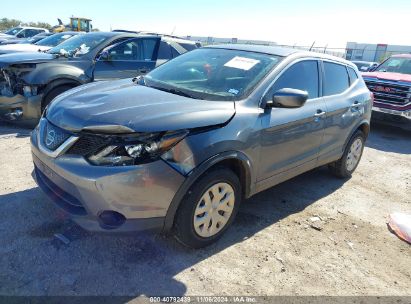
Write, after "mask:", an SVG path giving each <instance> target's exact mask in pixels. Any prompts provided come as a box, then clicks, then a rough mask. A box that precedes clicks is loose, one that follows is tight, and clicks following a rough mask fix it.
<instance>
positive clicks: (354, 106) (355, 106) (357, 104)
mask: <svg viewBox="0 0 411 304" xmlns="http://www.w3.org/2000/svg"><path fill="white" fill-rule="evenodd" d="M359 106H361V103H360V102H359V101H354V103H353V104H352V105H351V108H358V107H359Z"/></svg>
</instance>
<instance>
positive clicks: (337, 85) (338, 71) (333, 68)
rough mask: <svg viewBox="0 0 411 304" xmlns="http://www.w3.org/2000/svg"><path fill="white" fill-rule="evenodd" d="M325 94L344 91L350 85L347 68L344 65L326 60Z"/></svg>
mask: <svg viewBox="0 0 411 304" xmlns="http://www.w3.org/2000/svg"><path fill="white" fill-rule="evenodd" d="M324 74H325V80H324V96H328V95H336V94H340V93H342V92H344V91H345V90H347V89H348V88H349V86H350V81H349V77H348V73H347V69H346V67H345V66H344V65H341V64H337V63H331V62H324Z"/></svg>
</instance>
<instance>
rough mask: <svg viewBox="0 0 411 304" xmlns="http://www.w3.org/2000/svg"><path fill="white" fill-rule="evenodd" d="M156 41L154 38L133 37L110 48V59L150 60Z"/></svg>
mask: <svg viewBox="0 0 411 304" xmlns="http://www.w3.org/2000/svg"><path fill="white" fill-rule="evenodd" d="M156 43H157V41H156V40H155V39H141V38H139V39H133V40H128V41H125V42H122V43H119V44H117V45H116V46H114V47H112V48H110V50H109V52H108V53H109V58H110V60H114V61H115V60H122V61H130V60H131V61H142V60H143V61H151V60H152V57H153V53H154V49H155V46H156Z"/></svg>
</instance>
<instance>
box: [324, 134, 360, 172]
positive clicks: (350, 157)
mask: <svg viewBox="0 0 411 304" xmlns="http://www.w3.org/2000/svg"><path fill="white" fill-rule="evenodd" d="M364 143H365V135H364V133H363V132H362V131H360V130H358V131H357V132H355V133H354V135H353V136H352V137H351V139H350V141H349V142H348V144H347V146H346V147H345V150H344V154H343V156H342V157H341V158H340V159H339V160H338V161H336V162H334V163H331V164H330V165H329V168H330V170H331V172H332V173H333V174H335V175H336V176H338V177H341V178H346V177H351V175H352V173H353V172H354V171H355V169H356V168H357V166H358V164H359V162H360V159H361V156H362V152H363V150H364Z"/></svg>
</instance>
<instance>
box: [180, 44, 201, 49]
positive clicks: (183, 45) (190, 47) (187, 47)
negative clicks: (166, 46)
mask: <svg viewBox="0 0 411 304" xmlns="http://www.w3.org/2000/svg"><path fill="white" fill-rule="evenodd" d="M179 45H181V46H182V47H183V48H185V49H186V50H187V51H192V50H194V49H196V48H197V46H196V45H195V44H190V43H179Z"/></svg>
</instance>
